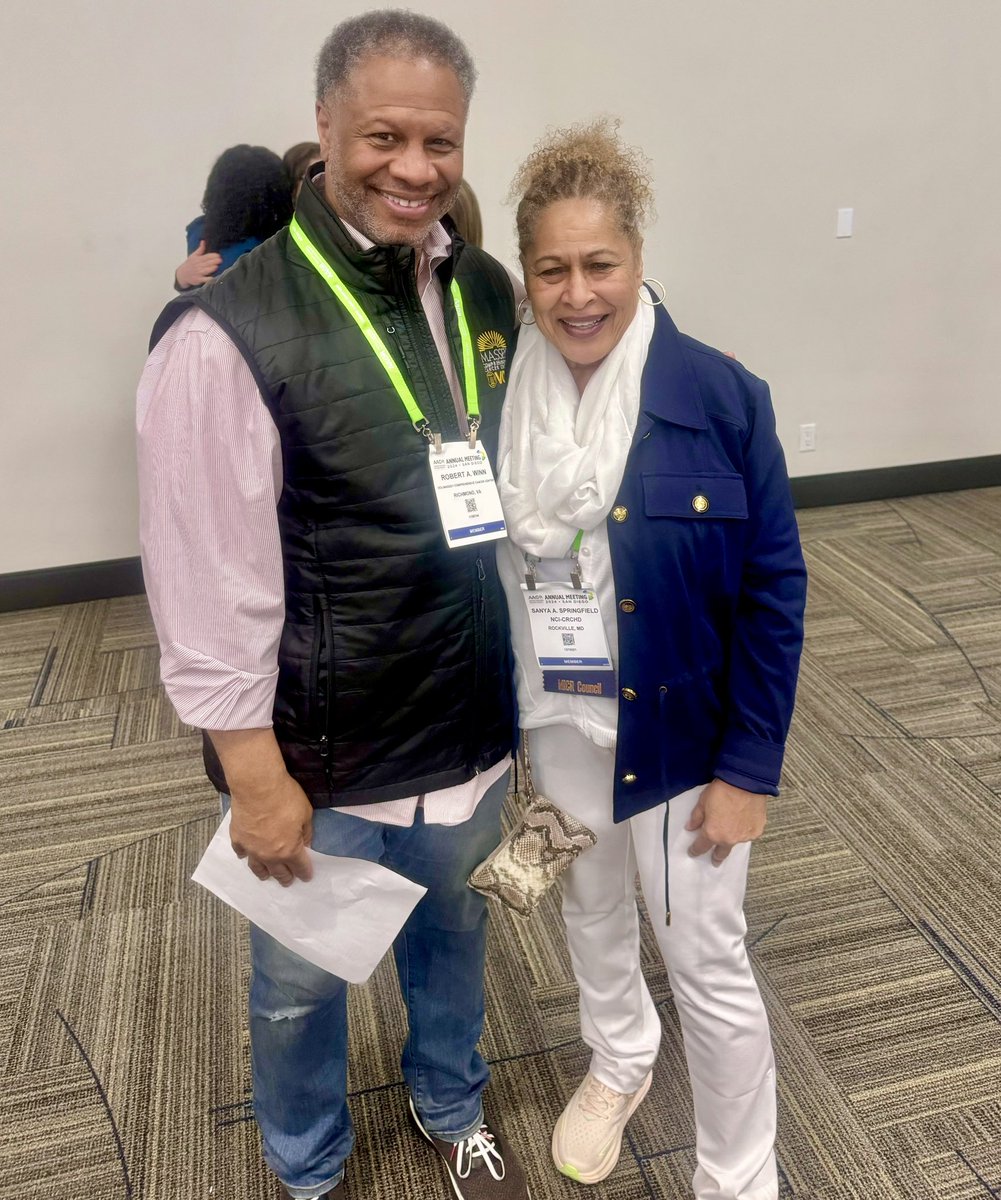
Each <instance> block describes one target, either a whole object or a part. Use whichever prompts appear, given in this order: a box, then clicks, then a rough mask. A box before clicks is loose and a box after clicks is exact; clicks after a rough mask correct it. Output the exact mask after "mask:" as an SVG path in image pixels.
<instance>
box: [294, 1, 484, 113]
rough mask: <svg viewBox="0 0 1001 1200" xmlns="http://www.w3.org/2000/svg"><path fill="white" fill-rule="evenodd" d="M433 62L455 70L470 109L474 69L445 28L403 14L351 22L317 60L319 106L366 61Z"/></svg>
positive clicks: (380, 13) (391, 11) (390, 11)
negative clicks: (395, 59) (401, 60)
mask: <svg viewBox="0 0 1001 1200" xmlns="http://www.w3.org/2000/svg"><path fill="white" fill-rule="evenodd" d="M376 55H385V56H386V57H389V58H403V59H409V60H416V59H419V58H427V59H430V61H431V62H435V63H438V64H440V65H441V66H444V67H449V68H451V70H452V71H454V72H455V75H456V78H457V79H458V80H459V86H460V87H461V88H462V94H463V97H464V98H465V101H466V104H467V105H468V104H469V101H470V98H471V97H472V94H473V87H474V86H475V84H476V67H475V66H474V65H473V60H472V57H471V56H470V53H469V51H468V50H467V49H466V47H465V45H464V43H463V42H462V40H461V38H459V37H457V36H456V35H455V34H454V33H453V32H452V30H451V29H449V27H448V26H447V25H443V24H442V22H441V21H436V20H434V18H433V17H426V16H424V15H423V14H421V13H413V12H407V11H406V10H405V9H402V8H380V9H377V10H376V11H374V12H367V13H362V15H361V16H360V17H350V18H349V19H348V20H347V21H342V22H341V23H340V25H337V26H336V27H335V28H334V31H333V32H332V33H331V35H330V36H329V37H328V38H327V40H326V41H325V42H324V43H323V48H322V49H321V50H320V53H319V54H318V55H317V59H316V98H317V100H318V101H320V102H321V103H322V102H323V101H324V100H325V99H326V98H327V96H329V95H330V93H331V92H333V91H335V90H336V89H338V88H340V87H342V86H343V84H344V83H345V82H346V80H347V79H348V77H349V76H350V74H351V72H352V71H353V70H354V69H355V67H357V66H358V65H359V63H361V62H363V61H364V60H365V59H367V58H372V57H374V56H376Z"/></svg>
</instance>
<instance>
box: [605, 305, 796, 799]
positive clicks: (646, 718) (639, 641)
mask: <svg viewBox="0 0 1001 1200" xmlns="http://www.w3.org/2000/svg"><path fill="white" fill-rule="evenodd" d="M607 525H608V541H609V546H610V549H611V557H612V574H613V577H614V579H615V594H616V601H617V608H618V611H617V614H616V617H617V625H618V633H619V681H618V682H619V688H620V694H619V696H620V698H619V701H618V706H619V708H618V742H617V747H616V756H615V768H616V770H615V794H614V815H615V820H616V821H622V820H625V819H626V818H627V817H631V816H633V815H635V814H636V813H638V812H643V811H644V810H645V809H648V808H652V807H654V805H657V804H661V803H663V801H664V800H665V798H669V797H671V796H676V795H678V793H680V792H682V791H685V790H686V789H687V788H690V787H694V786H696V785H697V784H700V783H705V782H706V781H708V780H709V779H711V778H713V777H716V778H719V779H723V780H725V781H726V782H728V783H732V784H735V785H736V786H738V787H741V788H745V789H747V790H748V791H752V792H760V793H767V794H771V795H775V794H777V792H778V782H779V774H780V771H781V768H782V756H783V752H784V748H785V739H786V734H787V732H788V729H789V722H790V720H791V717H792V709H793V701H794V698H795V693H796V676H797V672H798V669H799V656H800V650H801V648H802V642H803V610H804V606H805V602H806V568H805V566H804V564H803V555H802V552H801V550H800V544H799V534H798V531H797V528H796V518H795V515H794V513H793V505H792V498H791V495H790V491H789V479H788V476H787V474H786V467H785V460H784V458H783V455H782V447H781V446H780V445H779V441H778V438H777V436H776V433H775V418H774V414H773V412H772V406H771V399H770V397H769V393H768V385H767V384H766V383H765V382H764V381H763V380H761V379H757V378H756V377H755V376H754V375H752V374H751V373H750V372H749V371H746V370H745V369H744V368H743V367H742V366H741V365H740V364H739V363H737V362H735V361H734V360H733V359H730V358H727V357H726V355H723V354H721V353H720V352H719V351H718V350H713V349H712V348H711V347H709V346H704V345H702V344H701V343H700V342H696V341H695V340H694V339H692V338H689V337H685V336H684V335H682V334H679V332H678V330H677V328H676V327H675V325H674V323H673V321H672V320H671V318H670V317H669V316H668V314H667V312H666V311H665V310H664V308H663V307H658V308H657V310H656V325H655V329H654V333H653V338H652V340H651V343H650V349H649V353H648V355H647V362H646V367H645V370H644V374H643V382H642V397H641V403H640V414H639V420H638V422H637V428H636V436H635V439H634V441H633V446H632V449H631V450H630V453H629V457H628V460H627V463H626V469H625V474H624V477H623V480H622V485H621V487H620V488H619V492H618V495H617V497H616V501H615V504H614V506H613V507H612V510H611V512H610V514H609V517H608V521H607Z"/></svg>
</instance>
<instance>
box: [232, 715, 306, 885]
mask: <svg viewBox="0 0 1001 1200" xmlns="http://www.w3.org/2000/svg"><path fill="white" fill-rule="evenodd" d="M209 737H210V738H211V739H212V744H213V746H215V749H216V753H217V754H218V755H219V758H220V760H221V762H222V767H223V770H224V771H225V772H226V782H227V784H228V785H229V789H230V796H231V798H232V804H231V810H230V811H231V812H232V819H231V821H230V840H231V841H232V843H233V850H234V851H235V853H236V854H238V855H239V856H240V858H245V859H246V860H247V865H248V866H249V867H250V869H251V870H252V871H253V872H254V874H255V875H256V876H257V878H258V879H268V878H272V879H277V880H278V882H279V883H280V884H281V885H282V887H288V886H289V884H290V883H291V882H292V881H293V879H312V877H313V867H312V864H311V863H310V861H309V855H308V854H307V853H306V847H307V846H308V845H309V844H310V841H311V840H312V836H313V806H312V805H311V804H310V802H309V799H308V798H307V796H306V793H305V792H304V791H303V790H302V788H301V787H300V786H299V785H298V783H296V781H295V780H294V779H293V778H292V776H291V775H289V773H288V771H286V769H285V763H284V761H283V759H282V756H281V751H280V750H279V749H278V743H277V742H276V741H275V735H274V733H273V731H272V730H270V729H239V730H210V731H209Z"/></svg>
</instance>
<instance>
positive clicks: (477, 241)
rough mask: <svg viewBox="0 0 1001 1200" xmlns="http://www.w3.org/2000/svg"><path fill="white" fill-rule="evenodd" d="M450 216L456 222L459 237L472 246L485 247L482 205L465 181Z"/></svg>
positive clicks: (460, 187)
mask: <svg viewBox="0 0 1001 1200" xmlns="http://www.w3.org/2000/svg"><path fill="white" fill-rule="evenodd" d="M448 215H449V216H450V217H451V218H452V220H453V221H454V222H455V228H456V230H457V231H458V234H459V237H461V238H462V240H463V241H464V242H467V243H468V244H469V245H470V246H482V245H483V218H482V217H481V216H480V203H479V201H478V200H477V199H476V193H475V192H474V191H473V189H472V188H471V187H470V186H469V184H468V183H467V182H466V181H465V180H464V179H463V180H462V182H461V183H460V184H459V190H458V192H456V195H455V203H454V204H453V205H452V207H451V208H450V209H449V210H448Z"/></svg>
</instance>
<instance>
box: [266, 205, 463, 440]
mask: <svg viewBox="0 0 1001 1200" xmlns="http://www.w3.org/2000/svg"><path fill="white" fill-rule="evenodd" d="M289 232H290V233H291V234H292V240H293V241H294V242H295V244H296V245H297V246H298V247H299V249H300V250H301V251H302V252H303V254H304V255H305V256H306V258H307V259H308V260H309V262H310V264H311V265H312V266H313V268H314V269H315V271H316V273H317V274H318V275H319V276H320V278H321V279H322V280H323V281H324V283H326V285H327V287H329V288H330V290H331V291H332V292H333V293H334V295H335V296H336V297H337V299H338V300H340V302H341V304H343V305H344V307H345V308H346V309H347V311H348V312H349V313H350V314H351V317H352V318H353V319H354V322H355V324H356V325H357V326H358V328H359V329H360V330H361V331H362V333H363V334H364V335H365V339H366V341H367V342H368V344H369V345H370V346H371V347H372V350H373V351H374V352H375V356H376V358H377V359H378V360H379V362H380V363H382V366H383V369H384V370H385V372H386V374H387V375H388V376H389V381H390V383H391V384H392V385H393V387H394V388H395V389H396V394H397V395H398V396H399V397H400V401H401V403H402V404H403V407H404V408H405V409H406V410H407V416H408V417H409V418H410V420H411V423H412V424H413V426H414V428H415V429H416V430H417V431H418V433H421V434H423V435H424V436H425V437H426V438H427V439H428V440H429V441H431V440H435V435H434V434H433V433H432V431H431V426H430V425H429V424H428V420H427V417H425V416H424V414H423V413H422V412H421V409H420V405H419V404H418V403H417V401H416V400H415V399H414V394H413V392H412V391H411V390H410V387H409V386H408V384H407V381H406V380H405V379H404V378H403V372H402V371H401V370H400V368H399V367H398V366H397V365H396V360H395V359H394V358H393V356H392V354H390V352H389V350H388V349H387V347H386V343H385V342H384V341H383V340H382V338H381V337H379V334H378V333H377V332H376V329H375V326H374V325H373V324H372V322H371V321H370V320H369V319H368V316H367V315H366V313H365V310H364V309H363V308H362V306H361V305H360V304H359V303H358V301H357V300H356V299H355V298H354V296H353V295H352V294H351V292H350V291H349V290H348V288H347V286H346V285H345V284H344V281H343V280H342V279H341V277H340V276H339V275H338V274H337V272H336V271H335V270H334V268H333V267H332V266H331V265H330V263H328V262H327V260H326V259H325V258H324V257H323V255H322V254H321V253H320V251H319V250H318V249H317V248H316V246H314V245H313V243H312V242H311V241H310V240H309V236H308V235H307V233H306V231H305V230H304V229H303V227H302V226H301V225H300V224H299V222H298V220H297V219H296V218H295V217H293V218H292V224H291V225H290V226H289ZM449 290H450V291H451V294H452V300H453V302H454V303H455V319H456V321H457V323H458V326H459V337H460V339H461V341H462V369H463V374H464V375H465V379H466V410H467V411H466V416H467V419H468V421H469V439H470V445H472V444H473V440H474V438H475V436H476V430H477V429H478V428H479V425H480V399H479V391H478V389H477V386H476V360H475V359H474V357H473V339H472V336H471V334H470V332H469V325H468V323H467V322H466V310H465V308H464V306H463V303H462V293H461V292H460V291H459V285H458V283H456V281H455V280H454V279H453V280H452V286H451V288H450V289H449Z"/></svg>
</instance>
